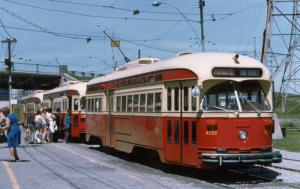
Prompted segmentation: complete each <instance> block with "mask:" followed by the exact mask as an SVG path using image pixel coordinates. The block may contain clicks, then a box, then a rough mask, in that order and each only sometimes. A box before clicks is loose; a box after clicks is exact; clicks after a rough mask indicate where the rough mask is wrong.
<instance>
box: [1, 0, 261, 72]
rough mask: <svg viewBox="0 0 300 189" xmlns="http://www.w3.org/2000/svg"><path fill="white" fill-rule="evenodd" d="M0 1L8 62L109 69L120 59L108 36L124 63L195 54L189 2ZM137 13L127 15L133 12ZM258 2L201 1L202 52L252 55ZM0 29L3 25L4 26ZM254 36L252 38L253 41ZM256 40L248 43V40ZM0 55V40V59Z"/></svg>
mask: <svg viewBox="0 0 300 189" xmlns="http://www.w3.org/2000/svg"><path fill="white" fill-rule="evenodd" d="M152 2H153V1H150V0H86V1H80V0H26V1H24V0H0V19H1V21H2V24H1V25H0V38H1V39H6V38H16V39H17V43H16V44H15V45H14V51H13V56H14V57H13V60H14V61H15V62H31V63H40V64H50V65H58V64H65V65H68V68H69V70H74V71H86V72H96V73H106V72H109V71H110V70H111V68H112V66H113V64H114V63H116V64H117V65H120V64H123V63H124V57H123V56H122V55H121V53H120V51H119V50H118V49H117V48H112V47H111V46H110V40H109V38H108V37H107V36H106V35H105V34H104V32H103V31H105V32H106V33H107V34H108V36H109V37H111V38H113V39H115V40H120V43H121V46H120V48H121V50H122V51H123V53H124V54H125V56H126V57H128V58H129V59H130V60H134V59H137V58H138V51H139V50H140V51H141V56H142V57H157V58H160V59H167V58H171V57H174V56H176V53H177V52H182V51H188V52H200V51H201V47H200V45H199V44H200V39H199V38H200V23H199V20H200V15H199V14H200V10H199V7H198V6H199V5H198V1H197V0H162V1H160V2H161V4H160V6H158V7H154V6H152ZM134 10H138V11H139V13H138V14H136V15H134V14H133V11H134ZM265 15H266V1H262V0H251V1H249V0H228V1H221V0H209V1H208V0H206V1H205V7H204V36H205V41H204V42H205V50H206V51H220V52H237V53H242V54H247V55H249V56H254V49H255V48H256V56H257V58H259V56H260V51H261V43H262V33H263V29H264V25H265ZM3 26H5V28H6V31H5V30H4V28H3ZM254 41H255V42H254ZM255 44H256V45H255ZM5 56H6V48H5V46H4V44H1V51H0V59H4V57H5Z"/></svg>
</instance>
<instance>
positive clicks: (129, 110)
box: [127, 95, 132, 112]
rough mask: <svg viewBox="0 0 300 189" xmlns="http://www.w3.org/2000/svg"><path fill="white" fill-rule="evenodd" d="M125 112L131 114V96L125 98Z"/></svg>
mask: <svg viewBox="0 0 300 189" xmlns="http://www.w3.org/2000/svg"><path fill="white" fill-rule="evenodd" d="M127 111H128V112H132V96H131V95H129V96H128V97H127Z"/></svg>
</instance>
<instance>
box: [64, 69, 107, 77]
mask: <svg viewBox="0 0 300 189" xmlns="http://www.w3.org/2000/svg"><path fill="white" fill-rule="evenodd" d="M69 73H70V74H72V75H73V76H79V77H88V78H95V77H99V76H103V74H97V73H94V72H78V71H69Z"/></svg>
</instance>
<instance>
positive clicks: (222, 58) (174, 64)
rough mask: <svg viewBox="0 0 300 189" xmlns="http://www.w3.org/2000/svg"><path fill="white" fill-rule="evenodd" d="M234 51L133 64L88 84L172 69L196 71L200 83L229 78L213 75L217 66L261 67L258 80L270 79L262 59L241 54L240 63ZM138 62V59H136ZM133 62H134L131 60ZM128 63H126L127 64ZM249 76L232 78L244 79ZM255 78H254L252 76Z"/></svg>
mask: <svg viewBox="0 0 300 189" xmlns="http://www.w3.org/2000/svg"><path fill="white" fill-rule="evenodd" d="M235 55H236V54H234V53H195V54H187V55H183V56H178V57H174V58H171V59H167V60H162V61H156V62H153V63H152V64H147V65H139V66H136V67H133V66H131V68H130V69H125V70H121V71H114V72H112V73H110V74H107V75H104V76H101V77H98V78H94V79H92V80H90V81H88V83H87V84H88V85H92V84H96V83H103V82H108V81H113V80H117V79H122V78H126V77H130V76H134V75H140V74H145V73H150V72H155V71H163V70H172V69H188V70H191V71H192V72H194V73H195V74H196V75H197V76H198V84H202V83H203V81H205V80H210V79H229V78H228V77H226V78H220V77H218V78H215V77H213V76H212V69H213V68H215V67H226V68H232V67H238V68H260V69H262V72H263V73H262V76H261V77H259V78H255V79H257V80H270V73H269V71H268V69H267V68H266V66H265V65H263V64H262V63H261V62H260V61H258V60H256V59H254V58H251V57H248V56H244V55H239V58H238V63H237V62H236V61H235V60H234V56H235ZM134 63H137V64H138V61H134ZM127 64H128V63H127ZM130 64H133V62H130ZM125 65H126V64H125ZM248 79H249V78H240V77H239V78H238V77H235V78H230V80H235V81H243V80H248ZM252 79H253V78H252Z"/></svg>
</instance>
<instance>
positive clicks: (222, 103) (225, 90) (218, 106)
mask: <svg viewBox="0 0 300 189" xmlns="http://www.w3.org/2000/svg"><path fill="white" fill-rule="evenodd" d="M202 107H203V110H206V111H226V110H238V104H237V100H236V97H235V94H234V85H233V84H232V83H229V82H226V83H222V84H218V85H216V86H214V87H212V88H211V89H209V90H208V91H207V92H206V94H205V95H204V98H203V104H202Z"/></svg>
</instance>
